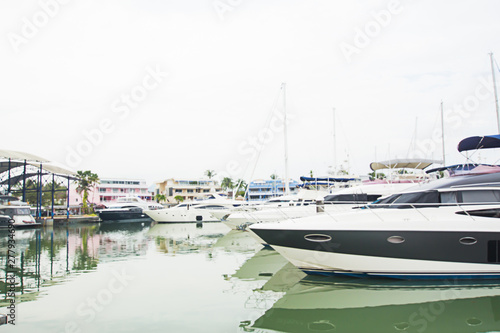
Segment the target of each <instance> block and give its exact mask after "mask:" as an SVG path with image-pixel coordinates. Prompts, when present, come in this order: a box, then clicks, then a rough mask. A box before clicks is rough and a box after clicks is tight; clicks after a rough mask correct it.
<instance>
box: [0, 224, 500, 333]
mask: <svg viewBox="0 0 500 333" xmlns="http://www.w3.org/2000/svg"><path fill="white" fill-rule="evenodd" d="M7 239H8V238H7V234H6V233H3V234H1V238H0V250H1V253H0V260H1V261H0V267H2V273H1V274H2V276H1V281H0V287H1V290H0V296H1V300H0V313H4V314H5V313H8V308H7V306H8V305H9V304H10V300H11V297H9V295H8V293H6V291H7V289H8V287H9V283H10V282H9V280H8V279H7V276H6V271H7V272H13V273H12V274H14V275H15V284H16V299H15V302H16V303H15V304H16V309H15V315H16V317H15V323H16V325H15V326H12V325H6V326H1V327H0V330H2V332H139V331H145V332H386V333H387V332H499V331H500V283H499V284H496V283H495V282H491V281H489V282H479V281H466V282H457V281H444V282H440V283H437V282H418V283H416V282H408V281H391V280H364V279H347V278H343V279H341V278H321V277H309V276H306V275H305V274H303V273H302V272H301V271H299V270H298V269H296V268H295V267H293V266H292V265H291V264H289V263H288V262H287V261H286V260H285V259H284V258H283V257H281V256H280V255H279V254H278V253H277V252H275V251H273V250H270V249H266V248H263V247H262V246H260V245H259V244H257V243H256V242H255V241H254V240H253V238H251V237H250V235H249V234H248V233H247V232H240V231H230V230H229V229H228V228H227V227H226V226H224V225H223V224H221V223H205V224H202V225H196V224H156V225H154V224H153V225H149V224H147V225H140V224H128V225H127V224H122V225H116V226H115V225H113V226H112V225H104V224H103V225H79V226H72V227H67V228H66V227H64V228H61V227H54V228H53V229H42V230H17V231H16V257H15V259H16V260H15V264H14V267H13V268H12V267H9V266H8V260H7V247H8V242H7Z"/></svg>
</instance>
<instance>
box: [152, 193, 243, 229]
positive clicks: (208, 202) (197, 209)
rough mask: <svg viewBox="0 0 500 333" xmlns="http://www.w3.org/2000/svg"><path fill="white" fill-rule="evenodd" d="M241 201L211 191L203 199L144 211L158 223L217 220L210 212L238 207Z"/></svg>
mask: <svg viewBox="0 0 500 333" xmlns="http://www.w3.org/2000/svg"><path fill="white" fill-rule="evenodd" d="M241 204H242V202H241V201H236V200H230V199H228V198H227V196H225V195H224V194H219V193H211V194H209V195H208V196H207V197H206V198H205V199H203V200H199V201H192V202H186V203H181V204H178V205H177V206H174V207H171V208H166V209H160V210H146V211H144V213H145V214H146V215H148V216H149V217H150V218H152V219H153V220H154V221H156V222H158V223H179V222H219V221H220V219H218V218H216V217H215V216H214V215H213V214H212V212H213V211H217V210H227V211H229V210H230V209H232V208H235V207H238V206H240V205H241Z"/></svg>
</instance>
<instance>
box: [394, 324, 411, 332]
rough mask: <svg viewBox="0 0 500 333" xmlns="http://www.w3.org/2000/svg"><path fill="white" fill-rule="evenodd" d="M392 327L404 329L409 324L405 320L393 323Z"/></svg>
mask: <svg viewBox="0 0 500 333" xmlns="http://www.w3.org/2000/svg"><path fill="white" fill-rule="evenodd" d="M394 328H395V329H396V330H398V331H406V330H407V329H408V328H410V324H408V323H407V322H401V323H397V324H394Z"/></svg>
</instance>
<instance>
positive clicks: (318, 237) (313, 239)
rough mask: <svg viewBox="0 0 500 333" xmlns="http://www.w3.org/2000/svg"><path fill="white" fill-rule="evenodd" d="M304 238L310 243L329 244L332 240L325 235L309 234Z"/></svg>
mask: <svg viewBox="0 0 500 333" xmlns="http://www.w3.org/2000/svg"><path fill="white" fill-rule="evenodd" d="M304 238H305V239H306V240H308V241H310V242H328V241H331V240H332V236H329V235H323V234H309V235H305V236H304Z"/></svg>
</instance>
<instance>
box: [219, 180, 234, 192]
mask: <svg viewBox="0 0 500 333" xmlns="http://www.w3.org/2000/svg"><path fill="white" fill-rule="evenodd" d="M220 187H222V189H223V190H224V191H227V190H228V189H233V188H234V184H233V180H232V179H231V178H229V177H224V179H223V180H222V182H221V184H220Z"/></svg>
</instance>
